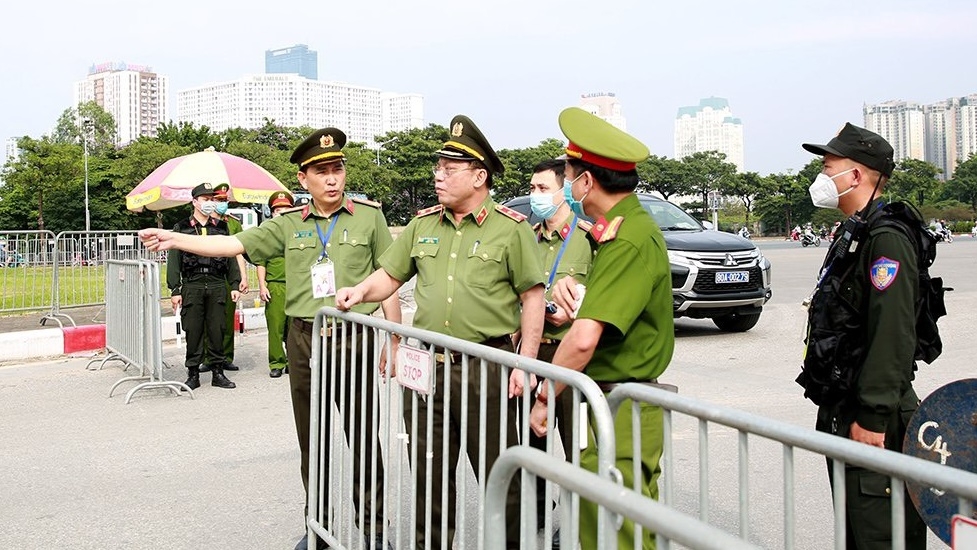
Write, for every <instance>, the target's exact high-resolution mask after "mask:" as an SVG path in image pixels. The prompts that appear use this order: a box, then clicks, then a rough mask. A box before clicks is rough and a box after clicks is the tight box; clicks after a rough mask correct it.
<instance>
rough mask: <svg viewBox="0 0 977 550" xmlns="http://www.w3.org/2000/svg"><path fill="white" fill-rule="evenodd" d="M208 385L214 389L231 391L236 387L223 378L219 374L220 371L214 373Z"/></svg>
mask: <svg viewBox="0 0 977 550" xmlns="http://www.w3.org/2000/svg"><path fill="white" fill-rule="evenodd" d="M210 385H211V386H214V387H215V388H227V389H233V388H236V387H237V384H235V383H234V382H231V381H230V380H228V379H227V377H226V376H224V373H223V372H221V371H220V370H215V371H214V377H213V378H212V379H211V380H210Z"/></svg>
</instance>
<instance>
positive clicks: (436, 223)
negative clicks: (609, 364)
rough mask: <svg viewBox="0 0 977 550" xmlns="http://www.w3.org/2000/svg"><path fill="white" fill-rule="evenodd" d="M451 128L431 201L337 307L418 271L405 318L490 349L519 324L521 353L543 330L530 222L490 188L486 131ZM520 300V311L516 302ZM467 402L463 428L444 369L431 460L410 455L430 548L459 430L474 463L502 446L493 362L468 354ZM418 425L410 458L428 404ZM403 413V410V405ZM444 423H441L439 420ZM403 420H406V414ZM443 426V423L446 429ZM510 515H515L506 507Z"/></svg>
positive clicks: (510, 440) (458, 124)
mask: <svg viewBox="0 0 977 550" xmlns="http://www.w3.org/2000/svg"><path fill="white" fill-rule="evenodd" d="M449 130H450V137H449V139H448V141H447V142H445V144H444V146H443V147H442V148H441V150H439V151H438V152H437V155H438V157H439V159H438V162H437V164H436V165H435V166H434V188H435V190H436V191H437V194H438V202H439V203H440V204H439V205H438V206H434V207H431V208H426V209H424V210H421V211H420V212H418V213H417V216H416V217H415V218H414V219H413V220H411V221H410V223H409V224H407V227H406V228H405V229H404V232H403V233H402V234H401V235H400V237H398V238H397V240H396V241H394V244H393V245H392V246H391V247H390V249H389V250H388V251H387V252H386V253H385V254H384V255H383V256H382V257H381V258H380V264H381V267H382V268H381V269H379V270H377V271H376V272H374V273H373V275H370V277H369V278H367V279H366V280H365V281H363V282H362V283H360V284H358V285H356V286H355V287H353V288H342V289H340V291H339V292H338V293H337V296H336V302H337V305H338V307H340V308H343V309H346V308H351V307H352V308H355V307H358V306H357V304H360V303H361V302H364V301H375V300H380V299H384V298H386V297H387V296H396V290H397V289H398V288H399V287H400V286H401V285H402V284H403V282H404V281H407V280H408V279H410V278H411V277H413V276H415V275H416V276H417V285H416V286H415V288H414V298H415V301H416V302H417V311H416V312H415V314H414V321H413V326H415V327H417V328H422V329H426V330H431V331H435V332H440V333H442V334H447V335H450V336H454V337H457V338H461V339H464V340H468V341H471V342H479V343H482V344H484V345H487V346H491V347H494V348H499V349H505V350H510V351H511V350H512V349H513V342H512V340H511V338H510V335H512V334H514V333H517V332H518V333H520V335H521V342H520V345H519V353H520V354H521V355H524V356H526V357H535V356H536V351H537V347H538V345H539V338H540V334H541V332H542V329H543V314H544V308H545V304H544V301H543V269H542V266H541V262H540V260H539V256H538V254H537V253H536V242H535V238H534V236H533V232H532V228H531V227H530V226H529V224H528V223H526V221H525V216H523V215H521V214H519V213H518V212H515V211H514V210H511V209H509V208H506V207H504V206H501V205H499V204H496V203H495V202H494V201H493V200H492V197H491V195H490V193H489V190H490V189H491V186H492V174H500V173H502V170H503V166H502V162H501V161H500V160H499V157H498V156H497V155H496V154H495V151H494V150H493V149H492V146H491V145H489V142H488V140H486V139H485V136H484V135H482V132H481V131H480V130H479V129H478V127H477V126H475V124H474V123H473V122H472V121H471V120H470V119H469V118H468V117H466V116H463V115H458V116H456V117H454V118H453V119H452V120H451V125H450V128H449ZM520 304H521V310H520ZM446 362H447V363H450V364H454V365H458V363H459V360H458V358H457V357H450V356H449V357H441V358H440V360H438V361H437V365H436V367H435V372H434V376H435V378H436V379H437V380H444V370H443V369H444V368H445V363H446ZM469 366H470V367H471V371H470V372H469V380H470V382H469V385H468V388H467V390H466V391H468V392H469V399H470V400H471V401H470V405H469V408H468V411H467V415H466V417H467V425H468V430H467V433H462V432H461V423H462V415H463V413H462V410H461V403H460V399H461V398H460V396H461V394H462V385H461V371H460V370H459V369H452V370H451V373H450V375H451V376H450V380H451V390H450V391H451V395H452V396H453V397H452V400H451V407H450V410H445V401H444V395H445V393H446V391H438V392H435V395H434V397H433V399H434V404H433V415H434V418H433V426H434V428H433V430H434V433H433V441H434V443H433V445H434V448H433V449H431V455H432V458H433V461H432V468H431V470H430V471H425V470H426V468H425V467H424V465H423V464H415V465H414V468H415V472H416V475H417V479H418V480H419V483H418V487H417V489H416V494H415V497H416V500H415V502H416V504H415V510H417V514H418V518H423V517H424V512H423V510H425V509H426V506H427V505H428V503H430V505H431V514H432V520H431V533H430V540H428V541H427V542H429V543H430V545H431V547H432V548H440V547H441V545H442V541H446V543H447V544H448V545H449V546H450V545H451V541H452V540H453V537H454V531H455V518H454V515H455V514H454V512H455V504H456V491H455V465H456V462H457V460H458V458H459V457H458V455H459V453H460V444H459V440H460V438H462V437H465V438H467V450H468V453H469V456H468V458H469V459H470V460H471V463H472V464H473V465H474V467H475V468H476V470H477V469H478V464H479V454H480V453H484V457H485V467H486V471H490V470H491V469H492V465H493V464H494V463H495V460H496V458H498V455H499V453H500V452H501V450H502V449H501V448H500V441H499V439H498V438H496V437H495V435H494V434H498V433H499V430H500V424H501V421H502V419H501V415H500V413H499V407H498V405H497V404H498V403H499V401H500V399H501V397H502V392H503V391H506V389H505V388H501V387H499V385H498V384H494V383H492V382H491V381H496V380H498V379H499V375H500V372H501V366H500V365H498V364H496V363H488V362H484V361H480V360H472V361H471V362H470V363H469ZM481 368H485V369H486V370H487V371H488V379H489V380H490V383H489V385H488V390H487V395H486V396H481V397H483V398H486V399H487V402H488V404H489V406H488V407H487V413H486V414H487V416H486V418H485V422H486V433H488V434H489V437H488V438H487V442H486V448H484V449H482V448H481V447H480V443H479V430H478V429H477V428H476V427H477V426H479V420H480V418H479V413H478V410H479V407H478V405H477V403H478V402H479V401H478V399H479V397H480V395H479V394H480V389H479V388H480V384H479V383H478V382H477V381H478V380H479V379H480V376H481V375H480V372H481V371H480V369H481ZM523 386H524V373H522V372H519V371H513V372H512V373H511V375H510V378H509V388H508V394H509V397H510V398H511V397H514V396H517V395H521V394H522V391H523V389H524V388H523ZM508 404H509V408H508V413H507V429H508V435H507V438H506V441H507V444H509V445H512V444H515V443H516V442H517V435H516V431H515V428H516V414H515V411H516V410H515V405H516V400H515V399H510V400H509V401H508ZM419 409H420V410H419V411H417V414H418V418H417V426H418V427H419V433H415V434H412V436H411V441H412V442H413V443H414V444H415V445H417V446H418V453H417V456H418V457H426V456H428V449H427V448H426V445H427V433H426V426H427V423H428V422H429V420H428V418H427V407H426V406H423V407H419ZM408 414H409V413H408ZM445 422H447V423H448V426H447V428H446V427H445ZM407 425H408V426H410V425H411V419H410V418H408V419H407ZM445 429H446V430H447V431H445ZM445 437H447V438H448V441H449V443H448V449H449V451H448V455H447V456H443V455H442V454H441V452H440V451H439V450H440V449H441V448H442V447H441V446H442V442H443V441H444V438H445ZM444 468H447V470H448V474H447V475H448V487H447V488H445V487H442V484H441V477H442V472H443V469H444ZM425 479H427V480H430V481H431V483H432V488H431V491H432V493H433V494H431V495H428V494H427V493H426V489H425V485H424V481H423V480H425ZM445 489H447V494H448V507H447V509H444V510H442V508H441V495H442V493H443V491H444V490H445ZM511 489H512V490H510V492H509V500H508V502H509V510H510V512H509V513H514V512H513V510H516V509H517V508H515V507H517V506H518V503H519V495H518V490H517V489H518V488H517V484H515V483H514V484H513V487H512V488H511ZM443 514H446V515H447V516H448V530H447V532H446V533H442V532H441V517H442V515H443ZM512 517H517V516H512ZM509 527H510V529H509V530H508V532H507V533H506V537H507V545H508V546H510V547H514V546H517V545H518V528H519V525H518V522H515V521H513V522H509ZM424 531H425V528H424V521H423V520H422V519H421V520H419V521H418V533H417V538H416V541H415V542H416V544H417V547H418V548H424V545H425V539H426V534H425V532H424Z"/></svg>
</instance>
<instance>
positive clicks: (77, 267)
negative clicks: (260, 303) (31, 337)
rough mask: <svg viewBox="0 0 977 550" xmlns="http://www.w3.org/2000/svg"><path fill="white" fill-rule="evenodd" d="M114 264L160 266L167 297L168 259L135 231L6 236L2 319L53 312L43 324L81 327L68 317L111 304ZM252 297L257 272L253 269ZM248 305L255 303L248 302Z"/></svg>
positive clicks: (0, 279) (1, 263)
mask: <svg viewBox="0 0 977 550" xmlns="http://www.w3.org/2000/svg"><path fill="white" fill-rule="evenodd" d="M109 260H149V261H155V262H157V263H159V264H160V266H161V268H160V277H159V285H160V289H159V290H160V291H161V292H162V296H164V297H166V296H169V292H168V291H166V277H165V274H166V253H165V252H150V251H148V250H147V249H146V248H145V247H144V246H143V245H142V243H141V242H140V241H139V238H138V236H137V232H135V231H88V232H86V231H65V232H62V233H58V234H57V235H55V234H54V233H52V232H50V231H0V315H7V314H12V313H17V312H29V311H43V310H49V311H48V312H47V313H45V314H44V316H43V317H42V318H41V319H40V324H41V325H44V324H46V322H47V321H53V322H55V323H57V324H58V325H59V326H62V325H63V324H64V323H69V324H71V325H75V320H74V319H73V318H72V316H71V315H70V314H69V313H67V312H66V310H70V309H72V308H80V307H86V306H102V305H104V304H105V286H104V280H105V268H106V262H107V261H109ZM247 275H248V282H249V284H250V287H251V288H252V289H253V290H252V292H251V293H252V294H255V295H256V291H257V289H258V276H257V269H256V268H255V266H254V265H252V264H247ZM245 303H246V304H247V303H249V302H248V301H245Z"/></svg>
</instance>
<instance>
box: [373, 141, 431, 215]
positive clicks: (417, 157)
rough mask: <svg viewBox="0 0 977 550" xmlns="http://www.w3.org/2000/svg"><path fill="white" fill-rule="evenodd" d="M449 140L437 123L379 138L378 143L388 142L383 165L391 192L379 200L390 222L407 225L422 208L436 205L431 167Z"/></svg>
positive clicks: (378, 198) (382, 161)
mask: <svg viewBox="0 0 977 550" xmlns="http://www.w3.org/2000/svg"><path fill="white" fill-rule="evenodd" d="M394 137H396V138H397V139H395V140H394V139H393V138H394ZM391 140H392V141H391ZM447 140H448V129H447V128H445V127H444V126H440V125H438V124H430V125H428V126H426V127H424V128H414V129H411V130H406V131H403V132H388V133H386V134H384V135H382V136H378V142H388V143H387V145H384V147H383V155H382V158H381V162H380V164H381V167H382V168H384V169H386V170H389V172H390V192H389V194H388V195H387V198H386V199H382V198H380V197H377V198H376V200H380V201H381V202H382V203H383V213H384V215H385V216H386V218H387V222H388V223H390V224H391V225H406V224H407V222H408V221H410V219H411V218H413V217H414V213H415V212H417V211H418V210H419V209H421V208H425V207H427V206H432V205H435V204H437V202H438V196H437V194H436V193H435V191H434V176H433V175H432V174H431V167H432V166H434V151H437V150H438V149H440V148H441V146H442V145H444V142H445V141H447Z"/></svg>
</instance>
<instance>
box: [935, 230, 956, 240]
mask: <svg viewBox="0 0 977 550" xmlns="http://www.w3.org/2000/svg"><path fill="white" fill-rule="evenodd" d="M933 234H934V235H936V242H938V243H939V242H948V243H952V242H953V233H951V232H950V231H948V230H946V229H944V230H942V231H934V232H933Z"/></svg>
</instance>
